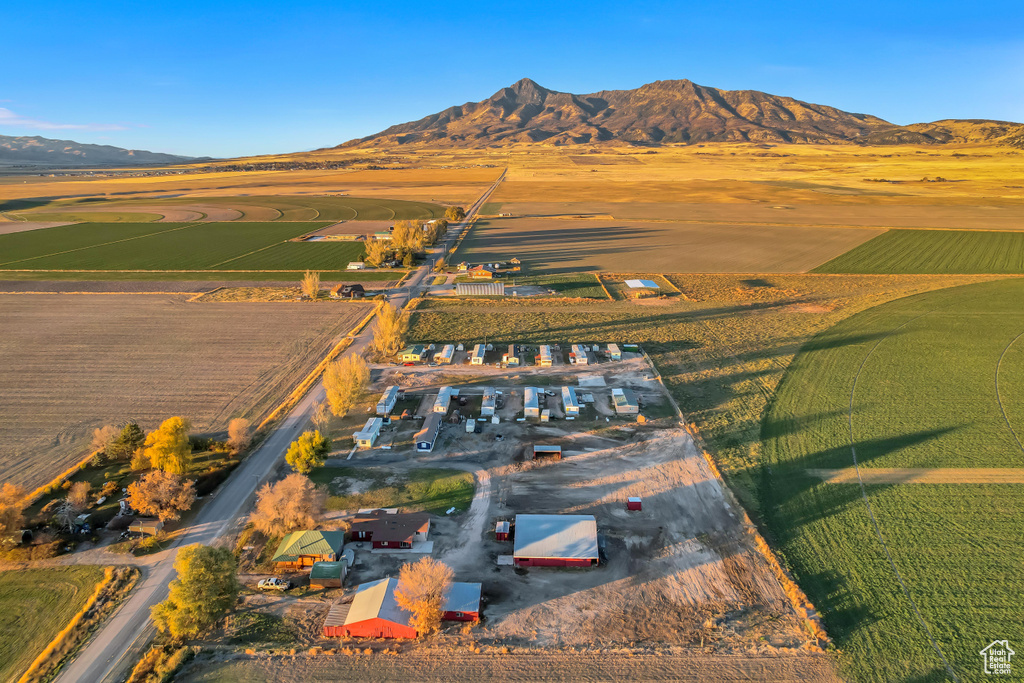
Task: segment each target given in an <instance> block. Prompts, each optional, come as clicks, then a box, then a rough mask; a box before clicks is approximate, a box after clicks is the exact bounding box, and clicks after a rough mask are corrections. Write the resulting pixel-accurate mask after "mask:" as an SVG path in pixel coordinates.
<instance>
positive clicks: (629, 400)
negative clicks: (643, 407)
mask: <svg viewBox="0 0 1024 683" xmlns="http://www.w3.org/2000/svg"><path fill="white" fill-rule="evenodd" d="M612 401H613V402H614V403H615V412H616V413H617V414H618V415H637V414H639V412H640V404H639V402H638V401H637V399H636V394H634V393H633V391H632V390H631V389H612Z"/></svg>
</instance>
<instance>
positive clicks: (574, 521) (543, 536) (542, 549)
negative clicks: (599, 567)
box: [512, 515, 598, 567]
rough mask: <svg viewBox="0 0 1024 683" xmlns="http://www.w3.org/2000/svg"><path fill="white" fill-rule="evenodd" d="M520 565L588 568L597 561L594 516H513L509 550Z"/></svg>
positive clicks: (595, 522)
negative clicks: (513, 527)
mask: <svg viewBox="0 0 1024 683" xmlns="http://www.w3.org/2000/svg"><path fill="white" fill-rule="evenodd" d="M512 556H513V558H514V561H515V563H516V565H518V566H520V567H590V566H593V565H595V564H597V561H598V551H597V520H596V519H595V518H594V516H593V515H516V540H515V546H514V549H513V551H512Z"/></svg>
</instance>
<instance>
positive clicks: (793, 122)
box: [339, 78, 1024, 147]
mask: <svg viewBox="0 0 1024 683" xmlns="http://www.w3.org/2000/svg"><path fill="white" fill-rule="evenodd" d="M976 141H984V142H993V143H1000V144H1014V145H1017V146H1024V125H1021V124H1016V123H1006V122H999V121H954V120H948V121H936V122H935V123H930V124H914V125H912V126H897V125H895V124H893V123H890V122H888V121H885V120H883V119H880V118H878V117H876V116H871V115H870V114H854V113H850V112H846V111H842V110H841V109H836V108H835V107H829V106H825V105H820V104H811V103H808V102H801V101H800V100H796V99H793V98H791V97H780V96H777V95H770V94H768V93H763V92H759V91H757V90H718V89H717V88H709V87H705V86H702V85H697V84H696V83H693V82H692V81H688V80H677V81H656V82H654V83H649V84H647V85H643V86H641V87H639V88H636V89H635V90H603V91H601V92H596V93H592V94H589V95H574V94H571V93H563V92H558V91H555V90H548V89H547V88H544V87H542V86H540V85H538V84H537V83H535V82H534V81H532V80H530V79H528V78H524V79H523V80H521V81H519V82H517V83H515V84H513V85H511V86H509V87H507V88H502V89H501V90H499V91H498V92H496V93H495V94H494V95H492V96H491V97H489V98H487V99H486V100H483V101H482V102H469V103H466V104H463V105H462V106H458V107H450V108H448V109H445V110H444V111H442V112H439V113H437V114H433V115H431V116H427V117H425V118H422V119H420V120H418V121H412V122H410V123H403V124H399V125H397V126H391V127H390V128H388V129H387V130H384V131H382V132H380V133H377V134H376V135H370V136H368V137H365V138H360V139H358V140H351V141H349V142H346V143H344V144H343V145H339V147H354V146H391V145H406V144H417V143H419V144H427V145H431V146H451V147H489V146H503V145H508V144H512V143H519V142H532V143H544V144H550V145H572V144H593V143H595V142H619V143H628V144H644V145H652V144H662V143H700V142H778V143H781V142H793V143H849V142H859V143H865V144H899V143H907V142H913V143H945V142H976Z"/></svg>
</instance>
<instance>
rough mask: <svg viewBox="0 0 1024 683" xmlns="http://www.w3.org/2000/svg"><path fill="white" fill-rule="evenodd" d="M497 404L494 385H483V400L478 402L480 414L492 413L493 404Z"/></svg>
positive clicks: (487, 415) (488, 414)
mask: <svg viewBox="0 0 1024 683" xmlns="http://www.w3.org/2000/svg"><path fill="white" fill-rule="evenodd" d="M497 405H498V392H497V390H496V389H495V388H494V387H484V400H483V402H482V403H481V404H480V414H481V415H483V416H485V417H490V416H492V415H494V409H495V406H497Z"/></svg>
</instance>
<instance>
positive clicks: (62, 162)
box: [0, 135, 195, 167]
mask: <svg viewBox="0 0 1024 683" xmlns="http://www.w3.org/2000/svg"><path fill="white" fill-rule="evenodd" d="M190 161H195V159H193V158H192V157H183V156H177V155H175V154H161V153H159V152H146V151H144V150H138V149H123V148H121V147H112V146H110V145H87V144H83V143H81V142H74V141H72V140H51V139H50V138H42V137H38V136H32V137H29V136H19V137H14V136H10V135H0V164H3V165H5V166H12V165H31V166H55V167H69V166H141V165H145V164H183V163H187V162H190Z"/></svg>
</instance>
